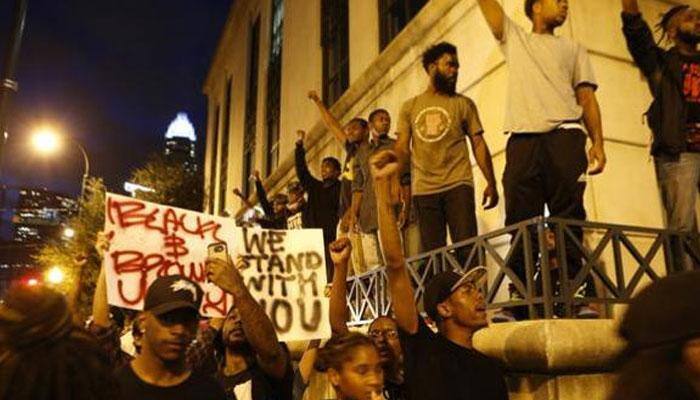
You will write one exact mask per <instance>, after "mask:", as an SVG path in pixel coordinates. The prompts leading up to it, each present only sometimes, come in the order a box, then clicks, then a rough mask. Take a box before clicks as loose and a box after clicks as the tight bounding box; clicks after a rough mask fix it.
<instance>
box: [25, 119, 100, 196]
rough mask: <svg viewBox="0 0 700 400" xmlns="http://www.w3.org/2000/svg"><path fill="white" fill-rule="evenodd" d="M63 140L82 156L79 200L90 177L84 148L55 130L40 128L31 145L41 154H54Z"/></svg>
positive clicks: (83, 194) (88, 161)
mask: <svg viewBox="0 0 700 400" xmlns="http://www.w3.org/2000/svg"><path fill="white" fill-rule="evenodd" d="M64 138H65V139H66V140H69V141H71V142H73V144H75V146H76V147H77V148H78V150H80V153H81V154H82V156H83V178H82V181H81V184H80V198H81V199H82V198H83V197H84V196H85V188H86V185H87V179H88V177H89V176H90V160H89V158H88V155H87V151H85V147H84V146H83V145H82V144H80V142H78V141H77V140H75V139H73V138H71V137H69V136H65V135H60V134H59V133H57V132H56V130H54V129H53V128H50V127H42V128H40V129H39V130H37V131H36V132H35V133H34V134H33V135H32V144H33V146H34V148H35V149H36V150H38V151H39V152H41V153H46V154H48V153H54V152H56V151H57V150H58V148H59V147H61V139H64Z"/></svg>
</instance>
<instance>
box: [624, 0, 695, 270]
mask: <svg viewBox="0 0 700 400" xmlns="http://www.w3.org/2000/svg"><path fill="white" fill-rule="evenodd" d="M622 11H623V12H622V24H623V25H622V30H623V32H624V34H625V39H626V40H627V47H628V48H629V50H630V53H631V54H632V58H633V59H634V62H635V64H637V66H638V67H639V69H640V70H641V71H642V73H643V74H644V76H645V77H646V78H647V81H648V83H649V87H650V88H651V94H652V95H653V96H654V101H653V102H652V104H651V107H649V111H648V112H647V114H646V115H647V121H648V124H649V127H650V128H651V130H652V132H653V133H654V141H653V143H652V145H651V154H652V155H653V156H654V161H655V162H656V173H657V175H658V180H659V185H660V186H661V194H662V197H663V201H664V207H665V209H666V223H667V225H668V228H669V229H673V230H679V231H683V232H693V233H696V232H697V228H696V224H695V202H696V201H697V199H698V183H700V51H698V43H700V11H698V10H696V9H693V8H691V7H690V6H687V5H679V6H676V7H672V8H671V9H669V10H668V11H667V12H666V14H664V16H663V17H662V18H661V22H659V24H658V27H659V28H660V29H661V31H662V33H663V36H664V37H665V39H667V40H668V41H669V42H671V43H672V44H673V47H672V48H671V49H670V50H664V49H662V48H661V47H659V46H658V45H657V42H656V41H655V40H654V35H653V34H652V33H651V29H649V25H647V24H646V22H644V19H643V18H642V14H641V13H640V12H639V5H638V4H637V0H622ZM680 89H682V90H680ZM679 245H680V244H674V252H676V253H677V255H676V260H677V261H678V263H677V264H676V265H674V268H675V269H683V268H685V267H686V266H685V265H683V263H681V262H680V260H682V256H681V254H682V251H680V250H681V249H680V248H679Z"/></svg>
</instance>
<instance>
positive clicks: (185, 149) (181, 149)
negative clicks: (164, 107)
mask: <svg viewBox="0 0 700 400" xmlns="http://www.w3.org/2000/svg"><path fill="white" fill-rule="evenodd" d="M196 141H197V136H196V135H195V133H194V126H193V125H192V123H191V122H190V119H189V118H188V117H187V113H184V112H182V113H178V114H177V116H176V117H175V119H174V120H173V121H172V122H171V123H170V125H169V126H168V131H167V132H166V133H165V156H166V158H168V159H170V160H173V161H177V162H181V163H183V164H185V168H186V169H187V170H188V171H190V172H195V171H197V162H196V159H195V142H196Z"/></svg>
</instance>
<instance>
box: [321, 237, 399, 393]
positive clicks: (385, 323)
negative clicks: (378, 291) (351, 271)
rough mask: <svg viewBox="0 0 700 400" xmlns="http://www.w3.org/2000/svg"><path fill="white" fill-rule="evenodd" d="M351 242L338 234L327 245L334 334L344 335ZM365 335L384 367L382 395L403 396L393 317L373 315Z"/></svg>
mask: <svg viewBox="0 0 700 400" xmlns="http://www.w3.org/2000/svg"><path fill="white" fill-rule="evenodd" d="M351 251H352V246H351V244H350V240H349V239H348V238H340V239H338V240H336V241H335V242H333V243H331V245H330V253H331V258H332V259H333V264H334V265H335V275H334V276H333V285H332V286H331V295H330V306H329V313H330V322H331V329H332V331H333V334H334V335H344V334H346V333H348V332H350V331H349V329H348V326H347V323H346V322H347V320H348V307H347V302H346V297H347V272H348V261H349V259H350V253H351ZM367 335H368V336H369V337H370V338H371V339H372V341H373V342H374V345H375V346H376V347H377V349H378V350H379V357H380V359H381V363H382V369H383V370H384V397H385V398H386V399H388V400H404V399H406V398H407V397H406V389H405V382H404V376H403V365H402V363H403V352H402V350H401V342H400V341H399V332H398V327H397V325H396V321H394V319H393V318H391V317H389V316H382V317H378V318H376V319H375V320H374V321H372V323H371V324H370V325H369V329H368V330H367Z"/></svg>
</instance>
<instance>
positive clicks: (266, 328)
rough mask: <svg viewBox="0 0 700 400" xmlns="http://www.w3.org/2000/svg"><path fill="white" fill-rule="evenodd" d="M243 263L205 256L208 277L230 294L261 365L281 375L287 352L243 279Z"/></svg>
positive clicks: (271, 372)
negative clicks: (206, 257) (241, 271)
mask: <svg viewBox="0 0 700 400" xmlns="http://www.w3.org/2000/svg"><path fill="white" fill-rule="evenodd" d="M245 265H246V262H245V260H243V259H242V258H240V257H239V258H238V259H237V260H236V265H234V264H233V262H232V261H231V260H230V259H229V260H227V261H223V260H220V259H217V258H209V259H207V277H208V278H209V280H210V281H211V282H213V283H214V284H215V285H216V286H218V287H220V288H221V289H222V290H223V291H225V292H227V293H230V294H231V295H233V297H234V299H235V302H236V309H237V310H238V313H239V314H240V316H241V324H242V325H243V332H244V333H245V337H246V339H247V340H248V343H249V344H250V346H251V347H252V348H253V350H254V351H255V354H256V355H257V359H258V363H259V365H260V367H261V368H262V369H263V370H264V371H265V372H267V373H268V374H270V375H272V376H274V377H276V378H282V377H283V376H284V374H285V373H286V372H287V371H286V369H287V364H288V360H287V352H286V351H284V349H283V348H282V346H281V345H280V343H279V341H278V340H277V333H276V332H275V328H274V327H273V326H272V321H270V319H269V318H268V317H267V315H266V314H265V310H264V309H263V308H262V306H261V305H260V304H259V303H258V302H257V301H256V300H255V299H254V298H253V296H252V295H251V294H250V292H249V291H248V288H247V287H246V285H245V282H244V281H243V276H241V273H240V269H241V268H244V267H245Z"/></svg>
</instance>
